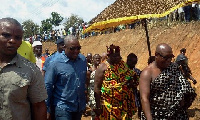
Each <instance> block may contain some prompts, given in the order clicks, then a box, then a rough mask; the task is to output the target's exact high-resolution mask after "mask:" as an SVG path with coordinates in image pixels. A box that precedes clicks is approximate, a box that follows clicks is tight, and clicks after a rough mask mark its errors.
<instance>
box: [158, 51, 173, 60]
mask: <svg viewBox="0 0 200 120" xmlns="http://www.w3.org/2000/svg"><path fill="white" fill-rule="evenodd" d="M157 54H158V55H160V56H161V57H162V58H163V59H165V60H168V59H172V58H174V57H175V56H174V55H173V54H171V55H167V56H163V55H162V54H160V53H157Z"/></svg>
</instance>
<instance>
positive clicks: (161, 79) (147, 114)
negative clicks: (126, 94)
mask: <svg viewBox="0 0 200 120" xmlns="http://www.w3.org/2000/svg"><path fill="white" fill-rule="evenodd" d="M173 57H174V55H173V52H172V48H171V47H170V46H169V45H168V44H165V43H162V44H159V45H158V46H157V47H156V51H155V61H154V62H152V63H151V64H149V66H147V67H146V68H145V69H144V70H143V71H142V73H141V75H140V80H139V89H140V95H141V102H142V109H143V112H142V119H147V120H152V119H156V120H157V119H158V120H160V119H165V120H188V119H189V118H188V116H187V113H186V110H187V109H188V108H189V107H190V106H191V104H192V102H193V101H194V99H195V97H196V93H195V91H194V90H193V88H192V87H191V84H190V82H188V81H187V80H186V79H185V78H184V76H183V75H182V73H181V71H180V69H179V67H178V65H177V64H175V63H172V62H171V60H172V58H173Z"/></svg>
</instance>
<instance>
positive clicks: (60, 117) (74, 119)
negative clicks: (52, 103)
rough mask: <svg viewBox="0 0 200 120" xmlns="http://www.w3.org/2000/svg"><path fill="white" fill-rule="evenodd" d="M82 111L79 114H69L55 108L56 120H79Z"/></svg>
mask: <svg viewBox="0 0 200 120" xmlns="http://www.w3.org/2000/svg"><path fill="white" fill-rule="evenodd" d="M82 113H83V111H81V112H69V111H66V110H63V109H61V108H59V107H56V108H55V119H56V120H81V116H82Z"/></svg>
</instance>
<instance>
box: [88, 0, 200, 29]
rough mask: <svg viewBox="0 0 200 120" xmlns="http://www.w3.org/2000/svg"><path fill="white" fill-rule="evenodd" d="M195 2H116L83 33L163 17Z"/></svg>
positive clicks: (139, 0)
mask: <svg viewBox="0 0 200 120" xmlns="http://www.w3.org/2000/svg"><path fill="white" fill-rule="evenodd" d="M197 1H200V0H116V1H115V2H114V3H113V4H111V5H110V6H108V7H107V8H105V9H104V10H103V11H102V12H101V13H100V14H98V15H97V16H96V17H95V18H93V19H92V20H91V21H90V22H89V23H90V26H89V27H88V28H87V29H86V30H85V31H84V33H85V32H90V31H99V30H100V31H101V30H105V29H107V28H111V27H116V26H118V25H120V24H128V23H133V22H134V21H136V20H138V19H144V18H159V17H164V16H166V15H168V14H169V13H170V12H173V11H174V10H176V9H178V8H180V7H182V6H185V5H187V4H188V3H192V2H197Z"/></svg>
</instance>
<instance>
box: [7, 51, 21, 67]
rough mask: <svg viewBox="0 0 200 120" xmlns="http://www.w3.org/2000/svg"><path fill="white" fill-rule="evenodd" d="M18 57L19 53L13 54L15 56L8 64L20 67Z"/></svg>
mask: <svg viewBox="0 0 200 120" xmlns="http://www.w3.org/2000/svg"><path fill="white" fill-rule="evenodd" d="M20 57H21V56H20V55H19V54H17V55H15V57H14V58H13V59H12V60H11V61H10V63H8V64H12V65H16V66H17V67H21V66H22V65H21V64H22V63H21V61H20Z"/></svg>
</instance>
